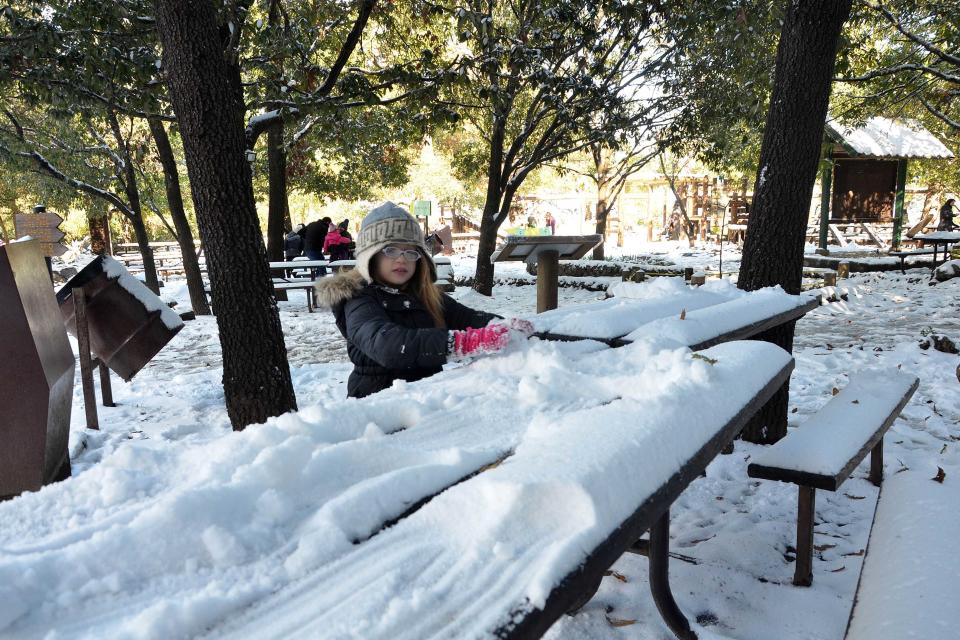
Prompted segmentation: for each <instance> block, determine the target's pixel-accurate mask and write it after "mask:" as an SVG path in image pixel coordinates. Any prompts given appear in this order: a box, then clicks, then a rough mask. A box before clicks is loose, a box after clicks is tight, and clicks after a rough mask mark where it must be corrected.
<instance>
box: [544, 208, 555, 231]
mask: <svg viewBox="0 0 960 640" xmlns="http://www.w3.org/2000/svg"><path fill="white" fill-rule="evenodd" d="M543 224H544V226H545V227H549V228H550V235H552V236H555V235H557V221H556V220H554V218H553V214H552V213H549V212H548V213H547V215H546V219H545V220H544V221H543Z"/></svg>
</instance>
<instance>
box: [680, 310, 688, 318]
mask: <svg viewBox="0 0 960 640" xmlns="http://www.w3.org/2000/svg"><path fill="white" fill-rule="evenodd" d="M680 319H681V320H686V319H687V310H686V309H681V310H680Z"/></svg>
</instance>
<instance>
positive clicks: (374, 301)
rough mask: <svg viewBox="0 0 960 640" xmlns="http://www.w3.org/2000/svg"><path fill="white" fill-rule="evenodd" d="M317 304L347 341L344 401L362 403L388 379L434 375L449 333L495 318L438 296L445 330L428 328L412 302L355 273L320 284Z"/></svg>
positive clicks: (389, 381)
mask: <svg viewBox="0 0 960 640" xmlns="http://www.w3.org/2000/svg"><path fill="white" fill-rule="evenodd" d="M316 290H317V301H318V303H319V304H320V305H322V306H327V307H330V309H331V310H332V311H333V315H334V318H335V319H336V322H337V328H338V329H340V333H341V334H342V335H343V337H344V338H346V339H347V355H348V356H349V357H350V361H351V362H352V363H353V372H352V373H351V374H350V379H349V380H348V381H347V396H348V397H351V398H362V397H364V396H368V395H370V394H372V393H376V392H378V391H382V390H383V389H386V388H388V387H389V386H390V385H391V384H393V381H394V380H406V381H408V382H413V381H414V380H420V379H421V378H426V377H427V376H432V375H433V374H435V373H438V372H439V371H440V370H441V369H442V367H443V364H444V363H445V362H446V361H447V337H448V331H449V330H450V329H466V328H467V327H483V326H486V324H487V323H488V322H489V321H490V320H492V319H494V318H497V317H499V316H496V315H494V314H490V313H485V312H483V311H476V310H474V309H471V308H469V307H466V306H464V305H462V304H460V303H459V302H457V301H456V300H454V299H453V298H451V297H450V296H448V295H445V294H444V295H443V298H442V300H443V315H444V320H445V322H446V325H447V326H446V328H443V329H440V328H437V327H436V326H434V322H433V318H432V317H431V316H430V314H429V312H428V311H427V309H426V307H424V306H423V304H422V303H421V302H420V301H419V300H418V299H417V298H415V297H413V296H411V295H409V294H406V293H404V292H402V291H399V290H397V289H392V288H389V287H385V286H382V285H379V284H367V283H366V282H364V281H363V279H362V278H361V277H360V275H359V274H358V273H357V272H355V271H349V272H346V273H343V274H340V275H338V276H335V277H333V278H325V279H323V280H321V281H320V282H319V283H318V284H317V287H316Z"/></svg>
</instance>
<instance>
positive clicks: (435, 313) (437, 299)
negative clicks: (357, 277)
mask: <svg viewBox="0 0 960 640" xmlns="http://www.w3.org/2000/svg"><path fill="white" fill-rule="evenodd" d="M381 259H382V258H381V257H380V255H379V252H378V255H376V256H375V260H377V262H376V263H374V268H373V269H372V270H371V271H372V272H373V273H376V270H377V267H378V264H379V261H380V260H381ZM430 259H431V258H430V257H429V256H428V255H426V254H425V253H424V252H422V251H421V252H420V259H419V260H417V267H416V269H414V272H413V277H412V278H410V280H409V281H408V282H407V283H406V284H405V285H403V287H401V289H403V290H405V291H407V292H408V293H410V294H411V295H413V296H414V297H415V298H417V299H418V300H420V302H422V303H423V306H424V307H426V308H427V313H429V314H430V317H431V318H433V323H434V325H436V326H437V327H438V328H440V329H444V328H446V326H447V321H446V320H444V318H443V297H442V296H441V294H440V289H438V288H437V285H436V284H434V282H433V278H432V277H431V276H430V267H428V266H427V265H426V262H425V261H426V260H430Z"/></svg>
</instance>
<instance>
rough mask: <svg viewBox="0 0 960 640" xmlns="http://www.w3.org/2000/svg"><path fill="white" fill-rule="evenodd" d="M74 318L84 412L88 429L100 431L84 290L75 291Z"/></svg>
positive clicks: (77, 289)
mask: <svg viewBox="0 0 960 640" xmlns="http://www.w3.org/2000/svg"><path fill="white" fill-rule="evenodd" d="M73 308H74V317H75V318H76V323H77V345H78V347H79V351H80V382H81V384H82V385H83V410H84V412H85V413H86V416H87V429H96V430H99V429H100V422H99V420H98V419H97V394H96V392H95V391H94V388H93V361H92V359H91V358H90V330H89V328H88V327H87V296H86V294H85V293H84V291H83V289H81V288H79V287H78V288H76V289H74V290H73Z"/></svg>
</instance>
